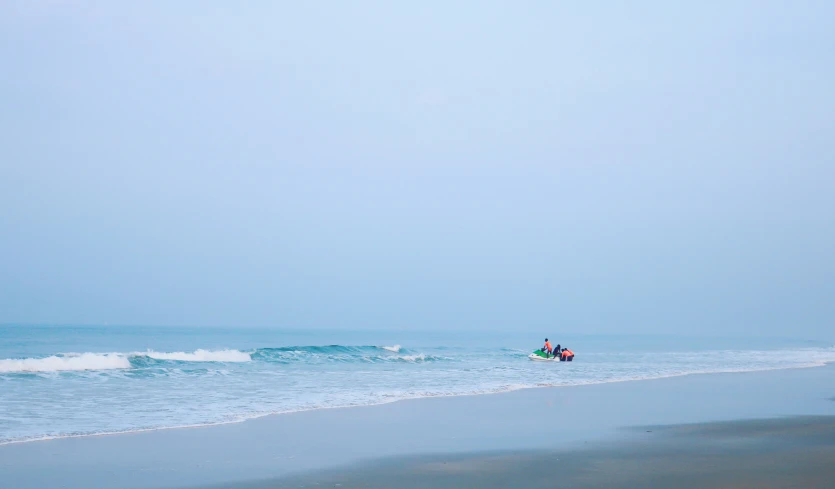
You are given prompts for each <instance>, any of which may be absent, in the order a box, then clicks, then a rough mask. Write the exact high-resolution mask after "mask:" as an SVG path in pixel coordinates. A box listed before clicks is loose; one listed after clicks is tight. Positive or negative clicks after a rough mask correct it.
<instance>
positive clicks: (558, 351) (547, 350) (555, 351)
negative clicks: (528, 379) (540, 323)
mask: <svg viewBox="0 0 835 489" xmlns="http://www.w3.org/2000/svg"><path fill="white" fill-rule="evenodd" d="M540 351H541V352H542V353H544V354H545V358H550V357H559V359H560V361H561V362H571V361H573V360H574V352H573V351H571V350H569V349H568V347H565V348H562V346H561V345H560V344H557V346H556V347H555V348H551V342H550V341H548V338H545V346H543V347H542V348H540Z"/></svg>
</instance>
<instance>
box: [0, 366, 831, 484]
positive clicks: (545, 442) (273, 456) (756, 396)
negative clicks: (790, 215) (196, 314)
mask: <svg viewBox="0 0 835 489" xmlns="http://www.w3.org/2000/svg"><path fill="white" fill-rule="evenodd" d="M833 380H835V368H833V367H832V366H828V367H822V368H808V369H792V370H775V371H768V372H755V373H739V374H712V375H690V376H685V377H676V378H666V379H658V380H648V381H636V382H620V383H612V384H598V385H589V386H578V387H563V388H541V389H524V390H520V391H515V392H509V393H505V394H496V395H484V396H462V397H450V398H432V399H418V400H411V401H401V402H396V403H391V404H383V405H378V406H370V407H358V408H346V409H330V410H318V411H308V412H301V413H295V414H286V415H275V416H267V417H264V418H259V419H254V420H251V421H247V422H243V423H237V424H229V425H221V426H212V427H204V428H193V429H174V430H161V431H152V432H143V433H133V434H122V435H112V436H94V437H80V438H67V439H58V440H50V441H41V442H30V443H22V444H11V445H5V446H0V486H2V487H14V488H18V489H30V488H31V489H34V488H42V487H64V488H68V489H82V488H85V489H86V488H90V487H108V488H124V489H150V488H153V489H157V488H185V487H194V488H200V487H226V488H230V489H231V488H232V487H247V486H251V487H265V488H270V487H276V488H278V487H302V486H306V487H311V485H315V484H319V486H316V487H328V486H327V484H332V485H335V484H341V487H474V486H476V485H478V486H480V487H516V486H517V484H519V483H520V481H521V482H523V483H529V482H534V481H538V482H539V483H546V482H551V483H553V484H557V482H556V481H557V480H560V481H562V482H566V481H571V482H572V484H574V485H575V486H576V487H599V486H600V485H601V484H603V485H606V486H607V487H638V486H640V485H642V484H650V486H649V487H665V485H664V484H669V485H668V486H667V487H671V486H676V487H689V486H687V484H690V485H691V486H692V487H696V486H698V487H785V486H786V485H788V486H792V485H794V486H796V487H824V486H823V485H820V484H822V483H824V482H826V481H831V480H835V479H832V469H831V468H830V465H835V464H832V463H830V462H832V461H835V430H833V426H835V421H833V419H832V418H829V417H828V416H832V415H835V403H833V402H832V401H831V400H830V399H831V398H832V397H833V392H834V391H833V389H835V388H833V385H835V382H833ZM652 484H655V485H654V486H653V485H652ZM659 484H660V485H659ZM711 484H714V486H711ZM729 484H736V485H729ZM746 484H747V485H746ZM767 484H772V485H771V486H768V485H767ZM774 484H776V485H774ZM826 487H831V485H829V486H826Z"/></svg>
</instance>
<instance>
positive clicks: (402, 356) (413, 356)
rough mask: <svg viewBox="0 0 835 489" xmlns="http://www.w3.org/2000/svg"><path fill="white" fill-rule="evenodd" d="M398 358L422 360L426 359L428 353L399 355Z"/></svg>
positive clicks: (413, 360)
mask: <svg viewBox="0 0 835 489" xmlns="http://www.w3.org/2000/svg"><path fill="white" fill-rule="evenodd" d="M395 358H397V359H398V360H406V361H407V362H422V361H424V360H426V355H424V354H423V353H421V354H419V355H399V356H397V357H395Z"/></svg>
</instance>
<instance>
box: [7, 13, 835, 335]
mask: <svg viewBox="0 0 835 489" xmlns="http://www.w3.org/2000/svg"><path fill="white" fill-rule="evenodd" d="M833 18H835V3H833V2H828V1H820V2H816V1H799V2H785V1H746V2H741V1H706V2H687V4H686V5H685V4H684V2H666V1H635V2H615V1H609V2H601V1H589V2H551V1H541V2H536V1H529V2H490V1H472V2H467V1H460V2H441V1H438V2H436V1H425V2H387V1H379V2H374V1H357V2H336V1H333V2H328V1H322V2H268V1H250V2H221V1H181V2H165V1H151V2H110V1H88V2H68V1H55V0H53V1H47V0H44V1H35V2H30V1H20V0H10V1H9V0H7V1H4V2H2V3H0V323H27V324H29V323H32V324H130V325H193V326H219V325H223V326H269V327H283V328H302V329H305V328H344V329H352V328H353V329H386V328H399V329H414V330H421V329H427V330H428V329H435V330H437V329H442V330H461V331H481V330H496V331H501V330H512V329H519V330H538V329H543V328H548V329H549V330H552V331H553V330H554V329H555V328H557V329H559V330H560V331H563V332H570V333H588V334H613V333H617V334H658V333H664V334H685V335H716V334H732V335H771V336H773V335H794V336H803V337H809V338H814V339H821V338H832V337H833V336H835V327H833V322H834V321H835V252H833V250H835V138H834V137H833V128H835V91H833V87H835V59H833V58H835V54H833V53H835V29H833V28H832V19H833Z"/></svg>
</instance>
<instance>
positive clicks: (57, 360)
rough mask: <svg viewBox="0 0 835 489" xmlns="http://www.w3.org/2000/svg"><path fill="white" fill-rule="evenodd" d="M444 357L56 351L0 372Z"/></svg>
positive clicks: (386, 351)
mask: <svg viewBox="0 0 835 489" xmlns="http://www.w3.org/2000/svg"><path fill="white" fill-rule="evenodd" d="M438 360H449V359H448V358H446V357H439V356H434V355H426V354H423V353H419V352H410V351H408V350H405V349H404V348H402V347H401V346H400V345H394V346H379V347H378V346H343V345H329V346H290V347H281V348H259V349H256V350H252V351H240V350H234V349H224V350H204V349H199V350H195V351H193V352H183V351H179V352H157V351H153V350H148V351H144V352H132V353H58V354H54V355H51V356H48V357H44V358H22V359H5V360H0V373H37V372H62V371H83V370H120V369H122V370H123V369H131V368H141V367H148V366H152V365H159V364H160V362H184V363H200V362H215V363H246V362H253V361H257V362H270V363H298V362H302V363H305V362H306V363H324V362H365V363H378V362H410V363H417V362H431V361H438Z"/></svg>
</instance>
